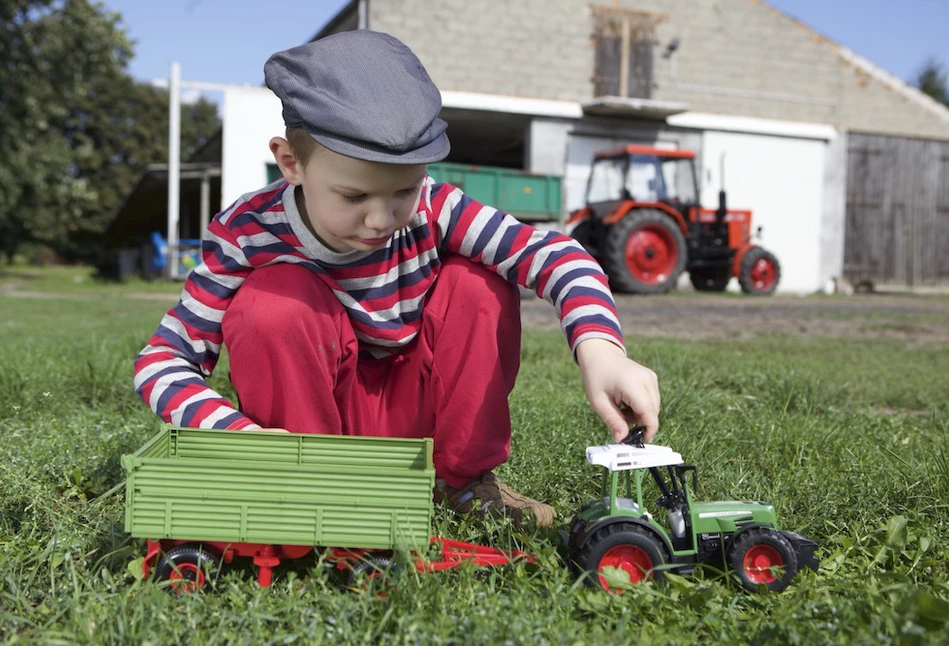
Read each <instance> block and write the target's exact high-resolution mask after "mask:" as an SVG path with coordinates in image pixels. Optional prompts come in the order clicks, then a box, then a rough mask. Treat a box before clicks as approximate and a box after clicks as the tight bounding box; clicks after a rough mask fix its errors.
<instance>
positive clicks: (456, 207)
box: [428, 184, 624, 352]
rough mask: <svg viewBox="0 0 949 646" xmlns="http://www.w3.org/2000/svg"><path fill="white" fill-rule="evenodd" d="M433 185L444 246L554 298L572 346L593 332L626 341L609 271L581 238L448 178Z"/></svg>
mask: <svg viewBox="0 0 949 646" xmlns="http://www.w3.org/2000/svg"><path fill="white" fill-rule="evenodd" d="M428 189H429V191H430V195H429V197H430V204H431V209H432V215H433V217H434V218H435V219H436V222H437V229H438V232H439V238H440V246H441V248H442V249H443V250H445V251H448V252H451V253H456V254H460V255H462V256H465V257H468V258H470V259H472V260H474V261H476V262H480V263H482V264H483V265H484V266H486V267H488V268H490V269H492V270H493V271H496V272H497V273H498V274H499V275H500V276H502V277H503V278H505V279H506V280H508V281H509V282H511V283H515V284H517V285H520V286H522V287H525V288H527V289H531V290H533V291H534V292H536V293H537V295H538V296H540V297H542V298H544V299H545V300H547V301H548V302H550V303H551V304H552V305H553V306H554V307H555V308H556V310H557V314H558V316H559V317H560V326H561V329H562V330H563V332H564V334H565V335H566V337H567V341H568V342H569V343H570V348H571V350H572V351H574V352H576V349H577V345H579V343H580V342H581V341H584V340H586V339H591V338H601V339H607V340H609V341H612V342H614V343H616V344H617V345H619V346H620V347H624V346H623V335H622V330H621V329H620V324H619V317H618V316H617V313H616V304H615V302H614V300H613V295H612V293H611V292H610V289H609V284H608V282H607V278H606V274H604V273H603V270H602V269H601V268H600V265H599V264H598V263H597V262H596V260H594V259H593V257H592V256H591V255H590V254H589V253H587V251H586V250H585V249H584V248H583V247H582V246H581V245H580V243H578V242H577V241H576V240H574V239H572V238H570V237H568V236H565V235H563V234H561V233H557V232H555V231H542V230H539V229H537V228H535V227H532V226H529V225H527V224H524V223H522V222H519V221H518V220H517V219H515V218H514V217H512V216H510V215H508V214H506V213H503V212H501V211H498V210H497V209H495V208H493V207H490V206H485V205H483V204H480V203H479V202H477V201H475V200H473V199H471V198H470V197H468V196H467V195H465V194H464V193H463V192H462V191H461V190H460V189H458V188H456V187H454V186H451V185H449V184H430V185H429V186H428Z"/></svg>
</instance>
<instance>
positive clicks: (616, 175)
mask: <svg viewBox="0 0 949 646" xmlns="http://www.w3.org/2000/svg"><path fill="white" fill-rule="evenodd" d="M625 175H626V158H625V157H608V158H606V159H598V160H597V161H595V162H594V163H593V170H592V171H591V172H590V183H589V184H588V185H587V204H598V203H601V202H618V201H620V200H625V199H627V197H626V195H625V194H624V190H623V177H624V176H625Z"/></svg>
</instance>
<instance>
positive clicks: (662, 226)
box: [600, 209, 686, 294]
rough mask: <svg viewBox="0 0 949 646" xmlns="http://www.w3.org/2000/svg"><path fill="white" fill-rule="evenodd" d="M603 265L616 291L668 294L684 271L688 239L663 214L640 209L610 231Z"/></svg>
mask: <svg viewBox="0 0 949 646" xmlns="http://www.w3.org/2000/svg"><path fill="white" fill-rule="evenodd" d="M600 261H601V263H602V264H603V269H605V270H606V273H607V275H608V276H609V278H610V287H611V288H612V289H613V290H614V291H620V292H628V293H632V294H665V293H666V292H668V291H669V290H670V289H672V288H673V287H675V285H676V282H677V281H678V280H679V275H680V274H681V273H682V271H683V270H684V269H685V262H686V246H685V236H684V235H683V234H682V230H681V229H680V228H679V225H678V224H676V222H675V220H673V219H672V218H671V217H669V216H668V215H666V214H665V213H663V212H662V211H656V210H654V209H637V210H635V211H632V212H631V213H629V214H628V215H627V216H626V217H624V218H623V219H622V220H620V221H619V222H617V223H616V224H614V225H613V226H611V227H610V228H609V230H608V231H607V234H606V240H605V241H604V243H603V253H602V257H601V259H600Z"/></svg>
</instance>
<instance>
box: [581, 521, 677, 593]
mask: <svg viewBox="0 0 949 646" xmlns="http://www.w3.org/2000/svg"><path fill="white" fill-rule="evenodd" d="M577 561H578V563H579V565H580V567H581V568H583V569H584V570H585V571H586V572H589V573H590V576H588V578H587V583H589V584H590V585H594V586H595V585H599V586H600V587H601V588H603V589H604V590H606V591H607V592H617V593H621V592H622V591H623V588H622V587H615V586H616V584H617V583H619V582H620V581H622V580H624V579H626V577H628V581H629V583H631V584H635V583H645V582H646V581H659V580H662V578H663V572H662V570H660V569H657V568H659V566H661V565H663V564H664V563H665V562H666V548H665V546H664V545H663V544H662V542H661V541H660V540H659V539H658V538H657V537H656V536H655V535H654V534H653V533H652V532H650V531H649V530H647V529H644V528H642V527H639V526H638V525H633V524H631V523H614V524H612V525H607V526H606V527H604V528H603V529H600V530H599V531H597V532H596V533H594V534H593V536H591V537H590V538H589V540H588V541H587V543H586V545H585V546H584V548H583V549H582V550H580V553H579V555H578V558H577ZM611 582H612V583H611Z"/></svg>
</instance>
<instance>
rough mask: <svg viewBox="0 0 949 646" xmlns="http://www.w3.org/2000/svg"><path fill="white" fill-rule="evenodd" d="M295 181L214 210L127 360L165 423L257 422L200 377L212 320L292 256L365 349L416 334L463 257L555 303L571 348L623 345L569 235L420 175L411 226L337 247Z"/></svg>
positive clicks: (209, 358) (596, 272)
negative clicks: (155, 321) (314, 226)
mask: <svg viewBox="0 0 949 646" xmlns="http://www.w3.org/2000/svg"><path fill="white" fill-rule="evenodd" d="M293 190H294V187H293V186H289V185H288V184H287V183H286V182H285V181H283V180H280V181H278V182H276V183H274V184H271V185H270V186H267V187H265V188H264V189H262V190H260V191H257V192H255V193H250V194H247V195H244V196H243V197H241V199H239V200H238V201H237V202H236V203H235V204H233V205H232V206H230V207H229V208H228V209H226V210H224V211H222V212H221V213H220V214H218V215H217V216H216V217H215V218H214V219H213V221H212V222H211V224H210V226H209V227H208V230H207V233H206V235H205V237H204V241H203V244H202V263H201V264H200V265H199V266H198V267H197V268H196V269H195V270H194V271H193V272H191V275H190V276H189V277H188V279H187V281H186V282H185V285H184V290H183V291H182V294H181V300H179V302H178V304H177V305H175V306H174V307H173V308H172V309H170V310H169V311H168V313H167V314H166V315H165V316H164V318H163V319H162V321H161V323H160V324H159V326H158V329H157V330H156V331H155V334H154V335H153V336H152V338H151V339H150V340H149V342H148V345H147V346H146V347H145V348H144V349H143V350H142V352H141V353H140V354H139V355H138V357H137V358H136V360H135V390H136V391H137V392H138V393H139V395H140V396H141V397H142V399H143V400H144V401H145V402H146V403H147V404H148V405H149V407H150V408H151V409H152V410H153V411H155V413H157V414H158V415H159V416H160V417H161V418H162V419H164V420H165V421H168V422H171V423H172V424H175V425H180V426H190V427H199V428H230V429H245V428H255V427H256V426H257V425H256V424H255V423H254V421H253V420H250V419H248V418H247V417H246V416H244V415H243V414H242V413H240V412H239V411H238V410H236V409H235V408H234V407H233V405H232V404H231V402H230V401H228V400H227V399H225V398H224V397H222V396H221V395H219V394H218V393H216V392H215V391H214V390H212V389H211V388H210V387H209V386H208V385H207V382H206V381H205V378H206V377H208V376H210V375H211V372H212V371H213V369H214V366H215V364H216V363H217V360H218V357H219V355H220V352H221V344H222V343H223V342H224V339H223V337H222V333H221V320H222V318H223V316H224V312H225V310H227V307H228V305H229V304H230V301H231V298H232V297H233V296H234V294H235V292H236V291H237V290H238V289H239V288H240V286H241V283H242V282H243V281H244V279H245V278H246V277H247V275H248V274H249V273H250V272H252V271H253V270H254V269H255V268H257V267H264V266H268V265H272V264H275V263H284V262H287V263H297V264H300V265H302V266H304V267H306V268H307V269H309V270H310V271H312V272H313V273H314V274H315V275H316V276H318V277H319V278H320V279H321V280H323V281H324V282H325V283H326V285H327V286H328V287H329V288H330V289H331V290H332V291H333V293H334V294H335V295H336V297H337V298H338V299H339V301H340V303H342V305H343V306H344V307H345V308H346V310H347V311H348V313H349V317H350V320H351V322H352V325H353V328H354V330H355V333H356V337H357V339H358V340H359V343H360V350H361V353H362V354H365V355H368V356H370V357H383V356H387V355H390V354H393V353H396V352H398V351H399V350H400V349H401V348H403V347H405V346H406V344H408V343H409V342H410V341H412V339H414V338H415V336H416V335H417V334H418V333H419V330H420V328H421V323H422V307H423V303H424V300H425V296H426V294H428V292H429V290H431V289H432V286H433V285H434V283H435V280H436V278H437V276H438V271H439V267H440V264H441V261H440V256H442V255H445V254H460V255H462V256H465V257H467V258H470V259H471V260H472V261H473V262H479V263H482V264H483V265H484V266H486V267H488V268H490V269H492V270H493V271H496V272H497V273H498V274H499V275H501V276H502V277H504V278H505V279H507V280H508V281H509V282H511V283H516V284H518V285H521V286H522V287H525V288H528V289H532V290H534V291H535V292H536V293H537V294H538V296H541V297H543V298H545V299H546V300H547V301H549V302H550V303H551V304H553V306H554V307H555V308H556V310H557V313H558V315H559V316H560V321H561V328H562V329H563V331H564V334H565V335H566V337H567V340H568V341H569V343H570V347H571V349H572V350H574V351H575V350H576V347H577V344H579V343H580V342H581V341H583V340H584V339H589V338H604V339H609V340H612V341H614V342H615V343H617V344H619V345H620V346H622V336H621V332H620V326H619V321H618V319H617V316H616V309H615V305H614V302H613V298H612V295H611V294H610V291H609V288H608V287H607V281H606V276H605V275H604V274H603V272H602V270H601V269H600V267H599V265H598V264H597V263H596V262H595V261H594V260H593V259H592V258H591V257H590V256H589V255H588V254H587V253H586V252H585V251H584V250H583V248H582V247H581V246H580V245H579V244H578V243H577V242H576V241H574V240H572V239H571V238H568V237H567V236H564V235H561V234H558V233H555V232H545V231H539V230H537V229H535V228H533V227H530V226H528V225H525V224H522V223H520V222H518V221H517V220H516V219H514V218H513V217H511V216H510V215H506V214H504V213H501V212H500V211H498V210H496V209H493V208H491V207H488V206H483V205H481V204H479V203H478V202H476V201H474V200H472V199H471V198H470V197H468V196H466V195H465V194H464V193H462V191H461V190H459V189H457V188H455V187H453V186H450V185H448V184H436V183H434V182H433V181H432V180H431V178H428V179H427V180H426V182H425V184H424V186H423V188H422V191H423V194H422V198H421V199H420V200H419V208H418V211H417V213H415V214H414V215H413V216H412V218H411V220H410V221H409V223H408V225H407V226H406V227H405V228H403V229H401V230H399V231H397V232H396V233H395V234H394V235H393V236H392V238H391V239H390V240H389V242H388V244H387V245H386V246H385V247H383V248H381V249H379V250H375V251H358V250H351V251H347V252H344V253H337V252H335V251H332V250H330V249H329V248H327V247H326V246H325V245H323V244H322V243H321V242H320V241H319V240H318V239H316V237H315V236H314V235H313V234H312V233H311V232H310V230H309V229H308V228H307V227H306V225H305V224H304V223H303V220H302V218H301V216H300V212H299V211H298V210H297V208H296V203H295V201H294V197H293Z"/></svg>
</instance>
